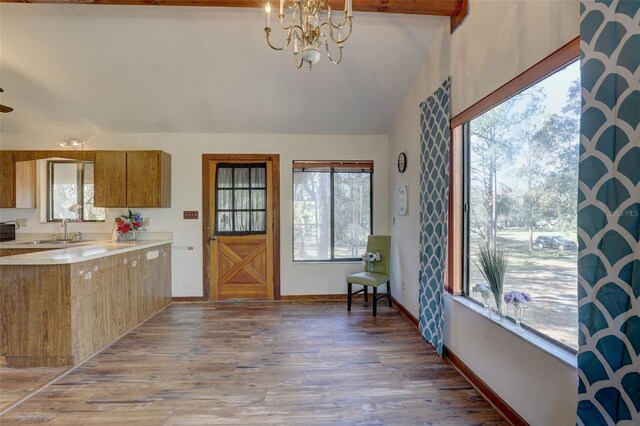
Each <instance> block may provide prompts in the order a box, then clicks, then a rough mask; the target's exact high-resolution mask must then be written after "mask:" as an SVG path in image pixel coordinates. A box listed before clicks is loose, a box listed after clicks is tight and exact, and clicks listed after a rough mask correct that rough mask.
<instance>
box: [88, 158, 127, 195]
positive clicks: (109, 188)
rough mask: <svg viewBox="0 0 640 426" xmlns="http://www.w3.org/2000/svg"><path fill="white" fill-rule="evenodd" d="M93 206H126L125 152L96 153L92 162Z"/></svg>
mask: <svg viewBox="0 0 640 426" xmlns="http://www.w3.org/2000/svg"><path fill="white" fill-rule="evenodd" d="M93 173H94V176H93V184H94V185H95V186H94V189H93V200H94V201H93V204H94V205H95V206H96V207H126V206H127V152H126V151H96V156H95V160H94V161H93Z"/></svg>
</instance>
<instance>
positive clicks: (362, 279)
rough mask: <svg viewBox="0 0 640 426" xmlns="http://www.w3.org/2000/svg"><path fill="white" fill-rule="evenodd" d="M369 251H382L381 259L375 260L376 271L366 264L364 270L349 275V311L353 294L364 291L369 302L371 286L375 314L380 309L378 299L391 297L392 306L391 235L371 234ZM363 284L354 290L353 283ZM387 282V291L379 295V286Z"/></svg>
mask: <svg viewBox="0 0 640 426" xmlns="http://www.w3.org/2000/svg"><path fill="white" fill-rule="evenodd" d="M367 251H371V252H378V253H380V260H379V261H378V262H374V272H368V271H367V270H366V269H367V266H366V265H365V271H364V272H358V273H357V274H351V275H349V276H348V277H347V290H348V293H349V296H348V299H347V311H351V296H353V295H354V294H358V293H364V301H365V303H368V302H369V287H372V288H373V316H374V317H375V316H376V314H377V311H378V299H381V298H383V297H385V296H386V297H387V299H389V307H391V284H390V283H389V253H390V252H391V237H390V236H389V235H369V239H368V240H367ZM354 284H357V285H361V286H362V287H363V288H362V289H361V290H358V291H356V292H354V291H353V285H354ZM383 284H387V292H386V293H385V294H380V295H378V287H380V286H381V285H383Z"/></svg>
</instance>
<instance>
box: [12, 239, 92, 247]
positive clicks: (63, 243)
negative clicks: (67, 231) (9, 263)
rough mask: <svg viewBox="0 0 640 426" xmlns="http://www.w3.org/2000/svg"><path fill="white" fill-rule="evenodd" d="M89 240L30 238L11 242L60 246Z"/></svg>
mask: <svg viewBox="0 0 640 426" xmlns="http://www.w3.org/2000/svg"><path fill="white" fill-rule="evenodd" d="M88 242H90V241H89V240H81V241H77V240H62V239H60V240H31V241H16V242H15V243H12V244H17V245H19V244H33V245H38V244H59V245H61V246H63V245H67V244H78V243H88Z"/></svg>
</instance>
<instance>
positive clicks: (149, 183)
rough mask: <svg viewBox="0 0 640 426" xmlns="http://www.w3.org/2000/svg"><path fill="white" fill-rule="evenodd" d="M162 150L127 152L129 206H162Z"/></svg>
mask: <svg viewBox="0 0 640 426" xmlns="http://www.w3.org/2000/svg"><path fill="white" fill-rule="evenodd" d="M160 196H161V173H160V151H129V152H128V153H127V206H129V207H160V206H161V200H160V198H161V197H160Z"/></svg>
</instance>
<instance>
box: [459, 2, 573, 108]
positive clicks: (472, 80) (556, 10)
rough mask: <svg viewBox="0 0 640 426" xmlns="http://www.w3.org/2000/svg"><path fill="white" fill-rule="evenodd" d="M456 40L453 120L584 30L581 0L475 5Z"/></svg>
mask: <svg viewBox="0 0 640 426" xmlns="http://www.w3.org/2000/svg"><path fill="white" fill-rule="evenodd" d="M470 3H471V13H470V15H469V16H467V19H466V20H465V21H464V23H463V24H462V26H461V27H459V28H458V29H457V30H456V32H455V33H453V36H452V40H451V58H452V60H451V80H452V89H451V92H452V96H451V102H452V111H451V112H452V116H455V115H456V114H459V113H460V112H462V111H464V110H465V109H466V108H468V107H470V106H471V105H473V104H474V103H476V102H478V101H479V100H480V99H482V98H484V97H485V96H487V95H488V94H490V93H491V92H493V91H494V90H496V89H497V88H498V87H500V86H502V85H503V84H505V83H507V82H508V81H510V80H511V79H513V78H514V77H516V76H517V75H519V74H520V73H522V72H523V71H525V70H527V69H528V68H531V67H532V66H533V65H535V64H536V63H537V62H539V61H540V60H542V59H544V58H545V57H547V56H548V55H550V54H551V53H553V52H554V51H556V50H557V49H559V48H560V47H562V46H563V45H565V44H567V43H568V42H570V41H571V40H573V39H574V38H576V37H577V36H578V34H579V31H580V3H579V1H578V0H474V1H471V2H470Z"/></svg>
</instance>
